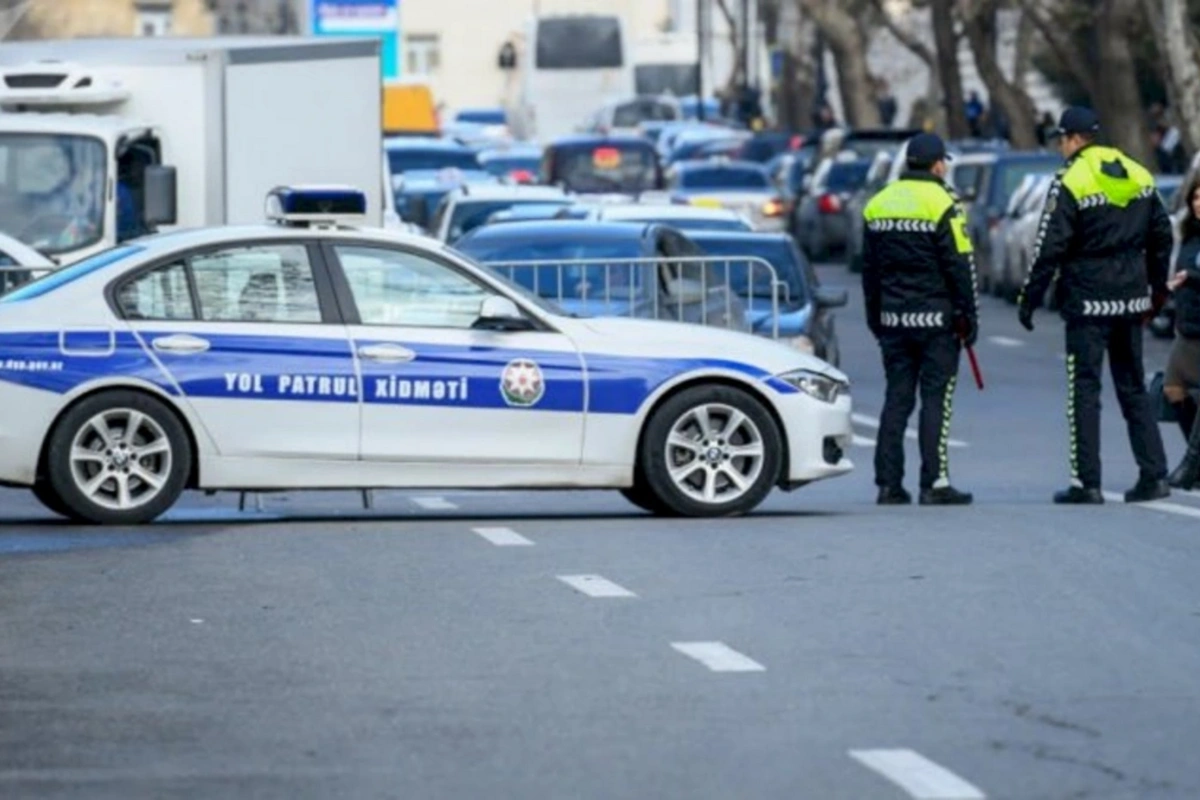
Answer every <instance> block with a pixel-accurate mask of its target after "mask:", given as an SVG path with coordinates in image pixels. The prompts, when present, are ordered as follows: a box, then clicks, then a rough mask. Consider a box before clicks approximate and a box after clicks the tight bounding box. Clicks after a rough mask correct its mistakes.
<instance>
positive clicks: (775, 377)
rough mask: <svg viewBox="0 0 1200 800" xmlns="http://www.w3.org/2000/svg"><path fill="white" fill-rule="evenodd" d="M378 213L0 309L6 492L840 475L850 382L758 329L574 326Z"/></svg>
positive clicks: (685, 507) (176, 254)
mask: <svg viewBox="0 0 1200 800" xmlns="http://www.w3.org/2000/svg"><path fill="white" fill-rule="evenodd" d="M365 203H366V198H365V196H364V195H362V194H361V193H359V192H356V191H354V190H345V189H320V188H311V189H304V190H301V189H279V190H276V191H274V192H272V194H271V196H270V197H269V198H268V206H269V208H268V211H269V214H268V216H269V218H270V219H271V220H272V221H273V223H272V224H267V225H263V226H257V227H240V228H234V227H231V228H215V229H205V230H190V231H175V232H170V233H163V234H158V235H155V236H150V237H146V238H143V239H138V240H134V241H131V242H127V243H125V244H122V245H119V246H117V247H115V248H113V249H111V250H108V251H105V252H103V253H101V254H98V255H96V256H93V257H91V258H88V259H86V260H84V261H81V262H79V263H76V264H73V265H71V266H68V267H65V268H63V269H60V270H58V271H56V272H54V273H52V274H50V275H49V276H47V277H44V278H42V279H39V280H37V281H34V282H31V283H28V284H25V285H24V286H22V287H20V288H18V289H16V290H15V291H12V292H10V293H8V294H7V295H4V296H3V297H0V409H3V414H0V484H4V485H8V486H24V487H31V488H32V489H33V491H34V493H35V494H36V495H37V497H38V498H39V499H40V500H41V501H42V502H43V503H44V504H45V505H46V506H48V507H49V508H51V509H52V510H54V511H56V512H59V513H61V514H63V515H66V516H68V517H71V518H73V519H76V520H80V521H89V522H97V523H140V522H145V521H148V520H152V519H154V518H155V517H157V516H158V515H160V514H161V513H163V512H164V511H166V510H167V509H168V508H169V507H170V506H171V505H172V504H173V503H175V501H176V500H177V499H178V497H179V495H180V493H181V492H182V491H183V490H185V489H189V488H191V489H204V490H282V489H341V488H372V487H394V488H407V487H459V488H502V487H503V488H526V487H528V488H614V489H621V490H623V492H624V494H625V496H626V497H627V498H629V499H630V500H631V501H632V502H633V503H635V504H637V505H639V506H641V507H643V508H645V509H648V510H651V511H654V512H657V513H663V514H682V515H696V516H710V515H726V514H737V513H743V512H746V511H749V510H750V509H752V508H754V507H755V506H756V505H758V504H759V503H760V502H761V501H762V500H763V498H764V497H765V496H766V495H767V494H768V493H769V492H770V490H771V488H772V487H774V486H782V487H784V488H795V487H797V486H801V485H803V484H806V483H809V482H811V481H814V480H819V479H821V478H828V477H832V476H835V475H841V474H843V473H846V472H848V471H849V470H850V469H851V464H850V462H849V461H848V460H847V458H846V456H845V450H846V448H847V447H848V445H849V443H850V439H851V427H850V397H849V396H848V384H847V381H846V378H845V376H844V375H842V374H841V373H840V372H838V371H837V370H835V369H834V368H832V367H830V366H829V365H827V364H825V363H824V362H822V361H819V360H817V359H816V358H813V357H811V356H808V355H805V354H802V353H798V352H796V351H795V350H794V349H792V348H789V347H786V346H783V345H780V344H777V343H774V342H770V341H766V340H763V339H761V338H758V337H754V336H750V335H747V334H739V333H733V332H729V331H722V330H713V329H708V328H703V327H699V326H691V325H683V324H673V323H667V322H655V321H644V320H626V319H578V318H570V317H566V316H562V315H560V314H559V313H556V310H555V307H553V306H551V305H548V304H547V303H546V302H545V301H543V300H540V299H539V298H537V297H533V296H531V295H530V294H528V293H526V292H525V291H524V290H523V289H521V288H520V287H517V286H514V285H512V284H510V283H508V282H506V281H505V280H504V279H502V278H499V277H497V276H496V275H494V274H492V273H491V272H489V271H488V270H487V269H486V268H483V267H481V266H479V265H477V264H474V263H472V262H470V261H469V260H466V259H465V257H463V256H462V255H460V254H457V253H456V252H455V251H454V250H452V249H449V248H447V247H445V246H443V245H441V244H439V243H437V242H435V241H433V240H431V239H429V238H426V237H417V236H408V235H404V234H400V233H396V232H393V231H386V230H381V229H358V228H355V227H353V226H352V225H350V224H349V223H351V222H352V221H354V220H357V219H359V218H360V215H361V212H362V211H363V210H364V209H365Z"/></svg>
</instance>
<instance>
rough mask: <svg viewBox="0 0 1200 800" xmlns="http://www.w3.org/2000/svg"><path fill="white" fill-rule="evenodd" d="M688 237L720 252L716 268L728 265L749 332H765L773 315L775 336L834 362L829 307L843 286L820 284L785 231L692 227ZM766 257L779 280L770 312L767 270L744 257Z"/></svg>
mask: <svg viewBox="0 0 1200 800" xmlns="http://www.w3.org/2000/svg"><path fill="white" fill-rule="evenodd" d="M688 237H689V238H690V239H691V240H692V241H693V242H695V244H696V245H697V246H699V247H700V249H701V250H703V251H704V252H705V253H706V254H708V255H712V256H725V257H727V258H729V259H730V260H729V262H728V263H727V264H718V265H717V267H716V268H717V270H718V271H719V272H721V273H724V271H725V270H729V271H730V285H731V286H732V287H733V290H734V291H735V292H736V293H737V294H738V296H739V297H741V298H742V299H743V301H744V302H745V304H746V316H747V318H748V319H749V321H750V325H751V327H752V329H753V331H754V332H755V333H758V334H761V335H764V336H771V335H774V333H775V324H774V323H775V321H776V320H778V335H779V339H780V340H781V341H786V342H790V343H792V344H793V345H794V346H796V347H797V348H799V349H801V350H805V351H806V352H811V353H813V354H815V355H816V356H817V358H821V359H824V360H825V361H828V362H829V363H830V364H833V365H834V366H837V365H838V363H839V362H840V360H841V355H840V350H839V348H838V340H837V331H836V329H835V327H834V316H833V312H832V309H834V308H837V307H839V306H844V305H845V304H846V301H847V294H846V290H845V289H831V288H826V287H823V286H821V283H820V279H819V278H818V277H817V272H816V270H815V269H813V266H812V263H811V262H809V261H808V259H806V258H805V257H804V254H803V253H801V252H800V248H798V247H797V246H796V242H795V241H794V240H793V239H792V237H791V236H789V235H787V234H785V233H740V232H735V231H693V232H690V233H689V234H688ZM751 258H757V259H762V260H763V261H766V262H767V263H768V264H770V265H771V266H772V267H773V268H774V269H775V277H776V278H777V279H778V280H779V281H780V282H781V283H782V284H783V286H784V291H783V292H780V293H779V316H778V317H773V316H772V305H771V292H772V290H771V274H770V273H769V272H768V271H767V270H765V269H755V268H754V267H752V266H751V262H749V261H748V260H747V259H751Z"/></svg>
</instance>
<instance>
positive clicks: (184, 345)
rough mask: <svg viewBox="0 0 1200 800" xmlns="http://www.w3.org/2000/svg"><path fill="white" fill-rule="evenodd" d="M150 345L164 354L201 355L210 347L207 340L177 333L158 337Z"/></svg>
mask: <svg viewBox="0 0 1200 800" xmlns="http://www.w3.org/2000/svg"><path fill="white" fill-rule="evenodd" d="M151 345H152V346H153V347H154V349H155V350H158V351H159V352H165V353H182V354H188V353H203V352H204V351H205V350H208V348H210V347H212V345H211V344H209V343H208V340H206V339H201V338H200V337H199V336H191V335H189V334H186V333H177V334H174V335H172V336H159V337H158V338H157V339H155V340H154V341H153V342H151Z"/></svg>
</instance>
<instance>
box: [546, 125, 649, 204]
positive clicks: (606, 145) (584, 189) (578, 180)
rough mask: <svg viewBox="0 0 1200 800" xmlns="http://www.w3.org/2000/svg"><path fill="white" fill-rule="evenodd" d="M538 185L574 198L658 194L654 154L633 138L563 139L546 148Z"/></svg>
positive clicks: (586, 136) (639, 138)
mask: <svg viewBox="0 0 1200 800" xmlns="http://www.w3.org/2000/svg"><path fill="white" fill-rule="evenodd" d="M539 177H540V182H541V183H545V184H549V185H551V186H561V187H563V188H564V189H566V190H567V191H569V192H575V193H576V194H629V195H638V194H640V193H642V192H649V191H656V190H661V189H662V188H663V185H664V181H663V170H662V165H661V164H660V163H659V160H658V152H657V151H656V150H655V149H654V145H653V144H652V143H651V142H650V141H649V140H648V139H646V138H644V137H642V136H637V135H611V136H603V135H589V134H582V135H578V136H566V137H563V138H561V139H556V140H555V141H553V142H551V143H550V144H549V145H547V147H546V150H545V152H544V153H543V154H542V166H541V173H540V176H539Z"/></svg>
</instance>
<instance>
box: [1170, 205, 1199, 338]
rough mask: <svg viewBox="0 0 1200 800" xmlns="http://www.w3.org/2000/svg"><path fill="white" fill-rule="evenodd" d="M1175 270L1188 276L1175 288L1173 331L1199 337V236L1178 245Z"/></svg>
mask: <svg viewBox="0 0 1200 800" xmlns="http://www.w3.org/2000/svg"><path fill="white" fill-rule="evenodd" d="M1188 213H1191V211H1190V209H1189V212H1188ZM1175 270H1176V271H1177V272H1186V273H1187V276H1188V277H1187V280H1186V281H1184V282H1183V285H1182V286H1180V287H1179V288H1178V289H1176V290H1175V332H1176V333H1178V334H1179V335H1180V336H1185V337H1187V338H1188V339H1200V236H1192V237H1191V238H1188V239H1184V240H1183V242H1182V243H1181V244H1180V245H1179V257H1178V258H1177V259H1176V260H1175Z"/></svg>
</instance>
